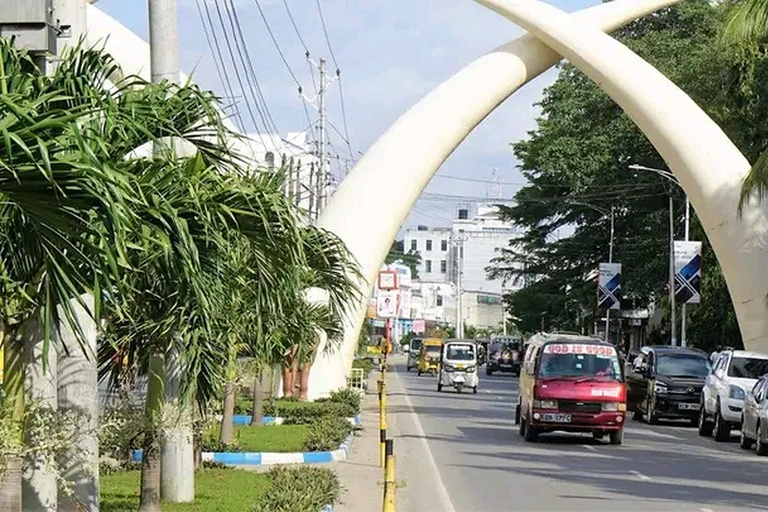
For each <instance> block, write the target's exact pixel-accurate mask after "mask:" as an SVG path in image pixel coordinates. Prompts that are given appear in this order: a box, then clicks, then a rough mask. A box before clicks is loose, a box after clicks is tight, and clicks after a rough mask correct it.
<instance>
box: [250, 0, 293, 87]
mask: <svg viewBox="0 0 768 512" xmlns="http://www.w3.org/2000/svg"><path fill="white" fill-rule="evenodd" d="M255 1H256V7H258V9H259V15H260V16H261V20H262V21H263V22H264V26H265V27H266V28H267V33H269V37H270V38H271V39H272V43H273V44H274V45H275V48H276V49H277V53H278V54H280V58H281V59H282V61H283V64H284V65H285V69H287V70H288V73H290V75H291V77H292V78H293V81H294V82H296V85H297V86H298V87H299V89H301V82H299V79H298V78H296V73H294V72H293V69H291V66H290V65H289V64H288V60H287V59H286V58H285V55H284V54H283V50H282V49H281V48H280V44H279V43H278V42H277V38H276V37H275V34H274V33H273V32H272V28H271V27H270V26H269V22H268V21H267V17H266V16H265V15H264V10H263V9H262V8H261V2H259V0H255Z"/></svg>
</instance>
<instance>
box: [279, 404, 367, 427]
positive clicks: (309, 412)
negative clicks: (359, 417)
mask: <svg viewBox="0 0 768 512" xmlns="http://www.w3.org/2000/svg"><path fill="white" fill-rule="evenodd" d="M356 414H357V412H356V410H355V409H354V408H353V407H352V406H350V405H349V404H347V403H339V402H331V401H329V400H326V401H323V402H321V401H317V402H304V403H293V402H287V401H284V400H278V401H275V402H274V403H272V404H265V406H264V416H279V417H281V418H283V423H284V424H286V425H308V424H310V423H314V422H315V421H318V420H320V419H322V418H325V417H328V416H335V417H338V418H351V417H353V416H355V415H356Z"/></svg>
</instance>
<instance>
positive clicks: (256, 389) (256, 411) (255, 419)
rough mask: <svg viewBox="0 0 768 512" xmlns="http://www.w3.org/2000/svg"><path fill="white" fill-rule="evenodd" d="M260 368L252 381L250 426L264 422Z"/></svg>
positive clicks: (257, 425)
mask: <svg viewBox="0 0 768 512" xmlns="http://www.w3.org/2000/svg"><path fill="white" fill-rule="evenodd" d="M261 380H262V379H261V370H259V371H258V373H257V374H256V378H255V379H254V381H253V410H252V411H251V426H252V427H260V426H261V424H262V423H263V422H264V393H262V386H261Z"/></svg>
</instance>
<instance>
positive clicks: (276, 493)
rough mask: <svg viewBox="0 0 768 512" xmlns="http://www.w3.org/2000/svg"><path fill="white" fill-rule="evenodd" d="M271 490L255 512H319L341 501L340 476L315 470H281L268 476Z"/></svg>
mask: <svg viewBox="0 0 768 512" xmlns="http://www.w3.org/2000/svg"><path fill="white" fill-rule="evenodd" d="M267 478H268V479H269V487H267V490H266V491H265V492H264V493H263V494H262V495H261V496H259V499H258V500H257V502H256V506H255V507H253V512H317V511H318V510H320V509H321V508H322V507H324V506H325V505H332V504H334V503H336V502H337V501H338V500H339V496H340V494H341V485H340V484H339V479H338V477H337V476H336V473H334V472H333V471H331V470H330V469H325V468H318V467H315V466H293V467H286V466H277V467H275V468H273V469H271V470H269V472H268V473H267Z"/></svg>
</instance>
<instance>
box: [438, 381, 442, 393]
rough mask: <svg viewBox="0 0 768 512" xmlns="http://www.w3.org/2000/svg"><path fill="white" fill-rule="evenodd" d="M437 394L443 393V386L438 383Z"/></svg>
mask: <svg viewBox="0 0 768 512" xmlns="http://www.w3.org/2000/svg"><path fill="white" fill-rule="evenodd" d="M437 392H438V393H442V392H443V385H442V384H440V381H437Z"/></svg>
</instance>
